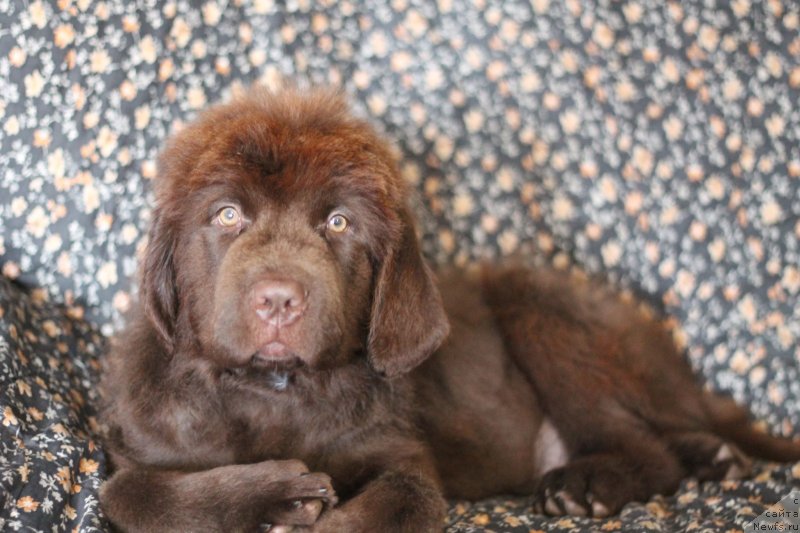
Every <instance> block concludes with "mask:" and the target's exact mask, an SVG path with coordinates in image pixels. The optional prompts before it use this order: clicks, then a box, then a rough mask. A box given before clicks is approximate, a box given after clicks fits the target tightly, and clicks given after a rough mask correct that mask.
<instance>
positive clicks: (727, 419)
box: [704, 394, 800, 463]
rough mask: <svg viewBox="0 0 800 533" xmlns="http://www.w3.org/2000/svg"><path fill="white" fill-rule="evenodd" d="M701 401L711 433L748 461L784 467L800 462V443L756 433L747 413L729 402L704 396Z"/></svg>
mask: <svg viewBox="0 0 800 533" xmlns="http://www.w3.org/2000/svg"><path fill="white" fill-rule="evenodd" d="M704 400H705V401H704V404H705V408H706V413H707V414H708V417H709V420H710V422H711V429H712V431H713V432H714V433H716V434H717V435H719V436H720V437H722V438H724V439H727V440H729V441H731V442H733V443H734V444H736V445H737V446H738V447H739V448H741V450H742V451H744V452H745V453H747V454H748V455H750V456H751V457H757V458H761V459H768V460H770V461H780V462H784V463H786V462H795V461H800V441H793V440H790V439H784V438H780V437H774V436H772V435H769V434H767V433H764V432H762V431H759V430H757V429H756V428H754V427H753V425H752V423H751V421H750V416H749V414H748V412H747V411H746V410H745V409H744V408H742V407H740V406H738V405H736V403H734V401H733V400H732V399H731V398H728V397H725V396H717V395H714V394H705V395H704Z"/></svg>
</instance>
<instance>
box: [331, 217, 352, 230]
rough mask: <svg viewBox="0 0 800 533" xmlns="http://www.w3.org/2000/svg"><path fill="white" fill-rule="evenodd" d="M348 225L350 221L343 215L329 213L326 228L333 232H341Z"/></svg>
mask: <svg viewBox="0 0 800 533" xmlns="http://www.w3.org/2000/svg"><path fill="white" fill-rule="evenodd" d="M349 225H350V221H349V220H347V218H346V217H345V216H344V215H340V214H338V213H337V214H335V215H331V217H330V218H329V219H328V224H327V226H328V229H329V230H330V231H332V232H334V233H343V232H344V231H345V230H346V229H347V227H348V226H349Z"/></svg>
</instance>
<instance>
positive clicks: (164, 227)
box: [139, 209, 178, 352]
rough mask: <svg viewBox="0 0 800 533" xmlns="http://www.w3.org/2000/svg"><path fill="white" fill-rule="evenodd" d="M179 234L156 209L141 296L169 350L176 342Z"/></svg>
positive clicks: (170, 350)
mask: <svg viewBox="0 0 800 533" xmlns="http://www.w3.org/2000/svg"><path fill="white" fill-rule="evenodd" d="M175 244H176V242H175V235H174V232H173V231H172V230H171V229H170V227H169V225H168V224H166V223H165V221H164V217H163V215H162V214H161V212H160V210H159V209H156V210H155V211H154V212H153V222H152V225H151V226H150V236H149V240H148V243H147V250H146V252H145V258H144V264H143V265H142V276H141V280H142V283H141V288H140V289H139V293H140V298H141V301H142V303H143V304H144V312H145V315H146V316H147V318H148V319H149V320H150V322H151V324H152V325H153V327H154V328H155V329H156V332H158V335H159V337H160V339H161V341H162V343H163V345H164V348H165V349H166V350H167V351H168V352H172V349H173V348H174V344H175V338H174V334H175V322H176V320H177V318H178V294H177V285H176V282H175V265H174V260H173V253H174V249H175Z"/></svg>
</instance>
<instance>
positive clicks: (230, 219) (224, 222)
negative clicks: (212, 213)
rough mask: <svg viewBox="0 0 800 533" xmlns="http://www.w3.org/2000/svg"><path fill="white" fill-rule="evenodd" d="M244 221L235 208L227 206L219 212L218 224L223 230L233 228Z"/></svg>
mask: <svg viewBox="0 0 800 533" xmlns="http://www.w3.org/2000/svg"><path fill="white" fill-rule="evenodd" d="M241 221H242V216H241V215H240V214H239V211H238V210H237V209H236V208H235V207H231V206H227V207H223V208H222V209H220V210H219V211H217V218H216V222H217V223H218V224H219V225H220V226H222V227H223V228H233V227H235V226H238V225H239V223H240V222H241Z"/></svg>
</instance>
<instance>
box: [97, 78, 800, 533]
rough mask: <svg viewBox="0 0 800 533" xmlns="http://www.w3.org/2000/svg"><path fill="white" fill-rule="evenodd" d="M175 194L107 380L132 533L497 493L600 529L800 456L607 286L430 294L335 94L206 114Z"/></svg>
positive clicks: (439, 505) (188, 146)
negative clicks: (708, 388) (704, 484)
mask: <svg viewBox="0 0 800 533" xmlns="http://www.w3.org/2000/svg"><path fill="white" fill-rule="evenodd" d="M158 174H159V175H158V178H157V181H156V205H155V209H154V211H153V217H152V228H151V230H150V236H149V243H148V246H147V251H146V255H145V257H144V260H143V264H142V267H141V290H140V303H139V304H138V307H137V308H136V309H135V310H134V311H133V313H132V316H131V317H130V318H129V325H128V327H127V329H126V330H125V331H123V332H122V334H121V335H119V336H118V337H117V338H116V339H115V340H114V341H113V343H112V348H111V353H110V356H109V358H108V361H107V363H108V364H107V370H106V372H105V375H104V380H103V390H104V395H105V398H106V401H107V405H106V407H105V410H104V419H105V423H106V424H107V427H108V434H107V439H106V446H107V449H108V452H109V455H110V459H111V461H112V464H113V467H114V473H113V475H112V476H111V478H110V479H109V481H108V482H107V483H106V484H105V485H104V487H103V490H102V493H101V501H102V506H103V509H104V510H105V512H106V513H107V515H108V516H109V517H110V519H111V520H112V522H113V523H114V524H115V525H116V526H117V527H119V528H120V529H122V530H130V531H256V530H259V529H261V530H264V529H271V530H273V531H288V530H294V531H314V532H400V531H408V532H413V533H419V532H427V531H437V530H441V529H442V527H443V524H444V522H443V519H444V516H445V511H446V504H445V500H444V498H445V497H456V498H469V499H479V498H484V497H487V496H490V495H493V494H500V493H503V494H523V495H533V497H534V510H535V511H536V512H541V513H547V514H549V515H564V514H569V515H576V516H591V517H604V516H608V515H611V514H614V513H616V512H618V511H619V510H620V508H621V507H622V506H623V505H624V504H625V503H626V502H629V501H632V500H639V501H645V500H647V499H648V498H649V497H650V496H652V495H653V494H656V493H662V494H669V493H671V492H673V491H674V490H675V489H676V488H677V487H678V484H679V482H680V480H681V479H682V478H684V477H686V476H696V477H698V478H700V479H703V480H707V479H708V480H714V479H723V478H732V477H740V476H743V475H747V473H748V470H749V461H748V459H747V455H746V454H751V455H755V456H759V457H764V458H769V459H775V460H786V461H789V460H798V459H800V445H798V444H797V443H794V442H791V441H788V440H780V439H777V438H774V437H770V436H768V435H766V434H763V433H759V432H757V431H755V430H753V429H751V427H750V425H749V423H748V419H747V415H746V412H745V411H744V410H742V409H740V408H739V407H737V406H736V405H734V404H733V402H732V401H731V400H729V399H726V398H722V397H719V396H716V395H713V394H710V393H706V392H703V391H702V390H701V389H700V387H699V386H698V385H697V384H696V383H695V380H694V378H693V376H692V374H691V372H690V370H689V368H688V366H687V365H686V364H685V362H684V361H683V360H682V357H681V355H680V353H679V352H678V350H677V349H676V347H675V345H674V343H673V342H672V340H671V338H670V335H669V334H668V333H667V332H665V331H664V330H663V328H662V327H661V326H660V325H659V324H658V323H657V322H656V321H655V320H653V319H652V318H649V317H647V316H646V315H644V314H643V313H641V312H640V311H639V310H638V308H637V307H636V306H635V305H631V304H630V303H625V302H624V301H622V300H621V299H620V298H619V297H618V296H617V295H615V294H614V293H613V292H610V291H609V290H608V289H607V288H605V287H603V286H602V285H598V284H596V283H589V282H582V281H579V280H576V279H571V278H569V277H568V276H567V275H565V274H560V273H556V272H552V271H534V270H530V269H527V268H525V267H522V266H515V265H494V266H488V267H484V268H483V269H482V270H480V271H479V272H477V273H464V272H458V271H454V270H443V271H442V272H439V273H438V275H437V276H436V277H435V276H434V275H433V273H432V271H431V269H430V268H429V267H428V266H426V264H425V262H424V261H423V259H422V257H421V255H420V249H419V245H418V243H417V238H416V235H415V231H414V224H413V221H412V217H411V215H410V213H409V210H408V208H407V207H406V195H407V191H406V186H405V185H404V183H403V180H402V178H401V177H400V175H399V173H398V169H397V166H396V162H395V160H394V157H393V155H392V151H391V150H390V148H389V147H388V145H387V143H386V142H385V141H384V140H383V139H381V138H380V137H379V136H378V135H376V133H375V132H374V131H373V129H372V128H370V127H369V126H368V125H367V124H366V123H364V122H363V121H361V120H358V119H356V118H354V117H353V116H352V115H351V114H350V113H349V111H348V109H347V105H346V103H345V101H344V99H343V98H342V97H341V96H339V95H338V94H336V93H334V92H331V91H328V90H306V91H303V90H298V89H287V90H283V91H280V92H277V93H271V92H269V91H267V90H265V89H262V88H257V87H256V88H253V89H252V90H250V92H249V93H248V94H246V95H243V96H239V97H237V98H235V99H234V100H233V101H232V102H230V103H227V104H224V105H218V106H215V107H212V108H211V109H210V110H208V111H206V112H205V113H203V114H202V115H201V116H200V117H199V118H198V119H197V120H196V121H195V122H194V123H192V124H190V125H188V126H187V127H185V128H184V129H183V130H181V131H180V132H179V133H177V134H176V135H175V136H174V137H173V138H172V139H171V140H170V141H169V143H168V144H167V146H166V148H165V149H164V151H163V154H162V155H161V158H160V162H159V172H158ZM437 277H438V278H439V280H438V281H437V279H436V278H437Z"/></svg>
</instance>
